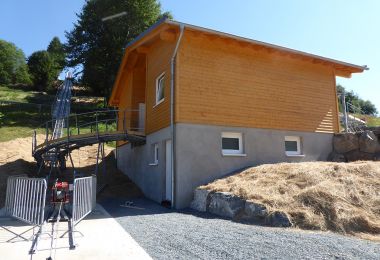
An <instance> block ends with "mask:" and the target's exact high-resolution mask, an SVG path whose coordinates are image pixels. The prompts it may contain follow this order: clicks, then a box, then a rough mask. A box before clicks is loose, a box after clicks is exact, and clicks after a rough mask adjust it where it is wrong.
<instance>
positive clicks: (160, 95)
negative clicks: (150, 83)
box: [156, 73, 165, 105]
mask: <svg viewBox="0 0 380 260" xmlns="http://www.w3.org/2000/svg"><path fill="white" fill-rule="evenodd" d="M164 100H165V73H162V74H161V75H160V76H158V77H157V79H156V105H158V104H160V103H161V102H162V101H164Z"/></svg>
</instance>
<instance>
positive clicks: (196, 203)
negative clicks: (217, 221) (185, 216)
mask: <svg viewBox="0 0 380 260" xmlns="http://www.w3.org/2000/svg"><path fill="white" fill-rule="evenodd" d="M209 194H210V191H209V190H205V189H199V188H197V189H196V190H195V191H194V199H193V201H192V202H191V204H190V208H192V209H195V210H198V211H201V212H206V210H207V206H208V204H209V203H210V201H209V200H208V198H209V196H208V195H209Z"/></svg>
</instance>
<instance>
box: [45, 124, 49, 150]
mask: <svg viewBox="0 0 380 260" xmlns="http://www.w3.org/2000/svg"><path fill="white" fill-rule="evenodd" d="M48 138H49V121H48V122H46V138H45V144H46V146H47V143H48Z"/></svg>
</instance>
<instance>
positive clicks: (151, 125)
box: [146, 41, 175, 134]
mask: <svg viewBox="0 0 380 260" xmlns="http://www.w3.org/2000/svg"><path fill="white" fill-rule="evenodd" d="M174 48H175V41H174V42H168V41H157V42H156V43H154V44H153V45H152V46H151V47H150V48H149V52H148V54H147V79H146V83H147V85H146V133H147V134H150V133H153V132H155V131H158V130H160V129H162V128H165V127H167V126H169V125H170V60H171V57H172V55H173V52H174ZM163 72H165V88H164V98H165V99H164V101H163V102H162V103H160V104H158V105H156V79H157V77H158V76H160V75H161V74H162V73H163Z"/></svg>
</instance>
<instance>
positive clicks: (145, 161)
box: [117, 127, 170, 203]
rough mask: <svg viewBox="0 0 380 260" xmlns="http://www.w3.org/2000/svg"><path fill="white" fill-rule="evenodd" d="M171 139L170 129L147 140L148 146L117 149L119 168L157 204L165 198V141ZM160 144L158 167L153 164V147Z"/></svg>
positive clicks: (129, 145)
mask: <svg viewBox="0 0 380 260" xmlns="http://www.w3.org/2000/svg"><path fill="white" fill-rule="evenodd" d="M168 139H170V128H169V127H168V128H164V129H162V130H159V131H157V132H155V133H153V134H151V135H148V136H147V138H146V144H145V145H142V146H136V147H131V144H126V145H123V146H121V147H118V148H117V167H118V168H119V169H120V170H121V171H122V172H123V173H124V174H126V175H127V176H128V177H129V178H131V180H132V181H133V182H134V183H136V184H137V185H138V186H139V187H140V189H141V190H142V191H143V193H144V195H145V196H146V197H147V198H149V199H152V200H154V201H156V202H159V203H160V202H161V201H162V200H163V198H164V197H165V141H166V140H168ZM155 143H158V145H159V147H158V157H159V158H158V165H149V164H151V163H152V162H153V153H152V145H153V144H155Z"/></svg>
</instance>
